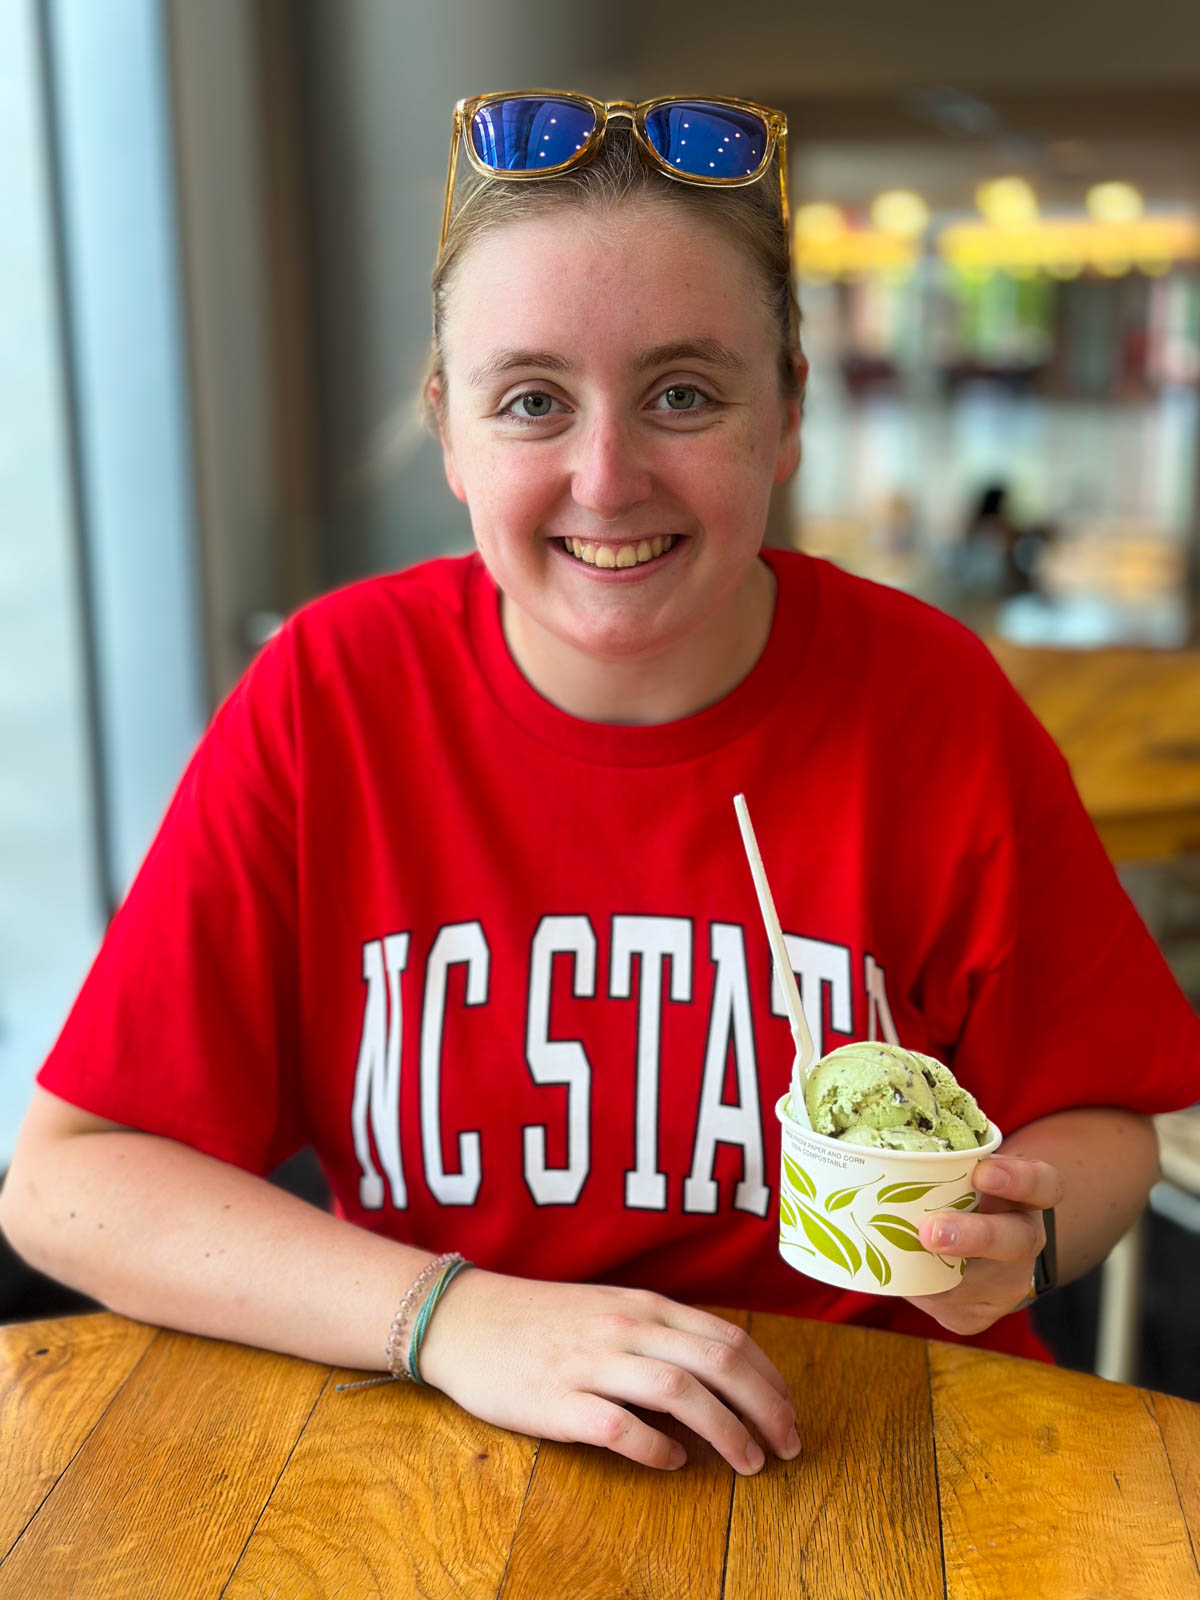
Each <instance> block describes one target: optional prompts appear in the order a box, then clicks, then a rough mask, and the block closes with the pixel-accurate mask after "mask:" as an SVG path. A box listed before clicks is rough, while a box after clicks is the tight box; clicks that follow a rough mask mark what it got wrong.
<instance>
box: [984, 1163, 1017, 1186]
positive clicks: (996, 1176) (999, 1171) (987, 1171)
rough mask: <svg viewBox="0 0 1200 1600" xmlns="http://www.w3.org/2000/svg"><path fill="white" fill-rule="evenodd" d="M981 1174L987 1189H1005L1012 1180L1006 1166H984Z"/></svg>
mask: <svg viewBox="0 0 1200 1600" xmlns="http://www.w3.org/2000/svg"><path fill="white" fill-rule="evenodd" d="M982 1175H983V1176H984V1177H985V1178H986V1179H987V1186H988V1188H989V1189H1007V1188H1008V1186H1009V1184H1010V1183H1011V1182H1012V1173H1011V1172H1009V1170H1008V1168H1007V1167H991V1166H989V1167H984V1169H983V1174H982Z"/></svg>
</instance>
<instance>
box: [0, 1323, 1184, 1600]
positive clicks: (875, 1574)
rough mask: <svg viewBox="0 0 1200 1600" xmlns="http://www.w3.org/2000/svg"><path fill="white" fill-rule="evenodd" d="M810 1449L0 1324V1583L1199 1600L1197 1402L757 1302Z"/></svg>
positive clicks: (109, 1594)
mask: <svg viewBox="0 0 1200 1600" xmlns="http://www.w3.org/2000/svg"><path fill="white" fill-rule="evenodd" d="M735 1320H741V1321H747V1320H748V1325H749V1326H750V1329H751V1331H752V1333H753V1334H754V1337H755V1338H756V1339H758V1340H759V1342H760V1343H761V1344H762V1345H763V1347H764V1348H765V1349H766V1350H767V1351H768V1353H769V1354H770V1355H771V1356H772V1358H773V1359H774V1360H775V1362H776V1363H777V1364H778V1366H779V1367H780V1369H781V1370H782V1371H783V1373H784V1375H785V1376H786V1377H787V1379H788V1382H789V1384H790V1385H791V1387H792V1392H793V1394H794V1396H795V1397H796V1400H797V1405H798V1409H799V1426H800V1432H801V1434H802V1436H803V1438H804V1440H805V1448H804V1451H803V1453H802V1454H801V1456H800V1458H799V1459H798V1460H797V1461H795V1462H791V1463H788V1464H783V1463H779V1462H769V1464H768V1466H767V1467H766V1469H765V1470H764V1471H763V1472H762V1473H761V1474H760V1475H759V1476H758V1477H756V1478H749V1479H744V1478H737V1477H735V1475H734V1474H733V1473H732V1472H731V1470H730V1469H729V1468H728V1467H727V1466H726V1465H725V1464H724V1463H723V1462H722V1461H721V1460H720V1459H719V1458H718V1457H717V1456H716V1455H715V1454H714V1453H713V1452H712V1451H711V1450H709V1449H707V1448H705V1447H702V1446H700V1444H699V1443H698V1441H697V1440H695V1439H694V1438H691V1437H690V1436H688V1435H685V1434H683V1433H682V1432H681V1430H674V1429H673V1430H672V1431H677V1432H679V1433H680V1436H681V1437H684V1438H685V1439H686V1440H687V1441H688V1448H689V1453H690V1459H689V1462H688V1464H687V1466H686V1467H684V1468H683V1469H682V1470H681V1471H680V1472H678V1473H674V1474H669V1475H668V1474H658V1473H654V1472H651V1471H649V1470H647V1469H644V1468H638V1467H633V1466H630V1465H628V1464H627V1463H625V1462H622V1461H621V1460H619V1459H618V1458H617V1457H615V1456H611V1455H608V1454H606V1453H604V1452H602V1451H598V1450H592V1449H587V1448H584V1447H582V1446H570V1445H560V1444H547V1443H543V1444H539V1443H538V1442H537V1441H536V1440H533V1439H527V1438H524V1437H522V1436H519V1435H515V1434H510V1433H504V1432H502V1431H500V1430H499V1429H496V1428H492V1427H489V1426H487V1425H486V1424H484V1423H481V1422H478V1421H476V1420H475V1419H474V1418H471V1417H469V1416H467V1415H466V1414H465V1413H463V1412H461V1411H459V1410H458V1409H457V1407H455V1406H454V1405H453V1404H452V1403H451V1402H450V1401H449V1400H447V1399H446V1398H445V1397H444V1396H442V1395H439V1394H437V1393H434V1392H431V1391H424V1392H422V1391H417V1390H414V1389H412V1388H410V1387H408V1386H403V1387H402V1386H400V1385H393V1384H387V1385H380V1386H379V1387H376V1388H372V1389H364V1390H360V1391H358V1392H357V1393H352V1394H339V1393H337V1392H336V1390H335V1387H334V1386H335V1384H336V1383H337V1382H339V1381H343V1380H345V1379H348V1378H352V1377H354V1376H356V1375H355V1374H344V1373H339V1372H336V1371H331V1370H330V1369H329V1368H327V1367H322V1366H313V1365H310V1364H309V1363H307V1362H304V1361H298V1360H293V1359H291V1358H290V1357H283V1356H271V1355H267V1354H264V1353H263V1352H261V1351H256V1350H248V1349H244V1348H242V1347H240V1346H237V1345H226V1344H219V1343H215V1342H211V1341H208V1340H204V1339H197V1338H191V1337H187V1336H184V1335H182V1334H176V1333H169V1332H164V1331H161V1330H158V1329H155V1328H150V1327H145V1326H142V1325H141V1324H138V1323H133V1322H127V1321H125V1320H124V1319H123V1318H121V1317H116V1316H110V1315H107V1314H98V1315H94V1316H84V1317H70V1318H61V1319H58V1320H55V1321H49V1322H35V1323H27V1324H24V1325H18V1326H14V1327H7V1328H0V1552H2V1558H0V1597H3V1600H9V1597H16V1596H20V1597H21V1600H68V1597H71V1596H80V1597H86V1600H175V1597H182V1596H198V1597H210V1596H211V1597H214V1600H215V1597H216V1596H218V1595H220V1596H223V1597H226V1600H250V1597H252V1596H253V1597H256V1600H367V1597H372V1600H376V1597H378V1600H403V1597H408V1596H421V1597H423V1600H440V1597H442V1596H445V1597H451V1596H453V1597H454V1600H475V1597H478V1600H484V1597H489V1600H490V1597H492V1596H497V1595H502V1596H504V1600H616V1597H645V1600H718V1597H724V1600H749V1597H753V1600H773V1597H776V1596H780V1597H784V1596H786V1597H787V1600H801V1597H818V1596H819V1597H822V1600H854V1597H859V1596H861V1597H863V1600H892V1597H898V1596H904V1597H906V1600H908V1597H911V1600H934V1597H939V1596H942V1595H945V1596H947V1597H949V1600H967V1597H970V1600H982V1597H985V1596H987V1597H992V1596H1003V1597H1005V1600H1009V1597H1014V1600H1039V1597H1042V1596H1044V1597H1045V1600H1075V1597H1079V1600H1082V1597H1084V1596H1087V1597H1089V1600H1091V1597H1104V1600H1112V1597H1117V1596H1129V1597H1139V1600H1141V1597H1146V1600H1151V1597H1152V1600H1176V1597H1179V1600H1183V1597H1184V1596H1187V1597H1189V1600H1200V1571H1198V1569H1197V1560H1196V1552H1197V1550H1198V1549H1200V1406H1196V1405H1192V1404H1190V1403H1188V1402H1187V1401H1184V1400H1178V1399H1173V1398H1170V1397H1168V1396H1165V1395H1161V1394H1151V1393H1149V1392H1147V1391H1145V1390H1139V1389H1132V1388H1126V1387H1124V1386H1123V1385H1120V1384H1109V1383H1105V1382H1103V1381H1102V1380H1100V1379H1098V1378H1090V1377H1084V1376H1082V1375H1079V1374H1076V1373H1069V1372H1063V1371H1058V1370H1055V1369H1053V1368H1049V1367H1042V1366H1039V1365H1038V1364H1036V1363H1032V1362H1025V1361H1016V1360H1013V1359H1010V1358H1008V1357H1002V1356H993V1355H988V1354H984V1353H982V1352H979V1351H975V1350H969V1349H965V1348H962V1347H957V1346H952V1345H948V1344H941V1343H937V1342H930V1343H928V1344H927V1343H925V1342H924V1341H923V1340H918V1339H907V1338H903V1337H901V1336H899V1335H896V1334H885V1333H873V1332H869V1331H867V1330H864V1329H857V1328H837V1327H831V1326H827V1325H824V1324H820V1323H808V1322H797V1321H792V1320H790V1319H788V1318H781V1317H768V1316H759V1315H755V1316H753V1317H751V1318H749V1319H746V1318H744V1317H743V1316H742V1315H741V1314H738V1315H737V1316H736V1317H735Z"/></svg>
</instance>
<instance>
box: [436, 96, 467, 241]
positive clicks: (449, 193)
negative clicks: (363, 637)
mask: <svg viewBox="0 0 1200 1600" xmlns="http://www.w3.org/2000/svg"><path fill="white" fill-rule="evenodd" d="M461 138H462V115H461V113H460V112H459V111H458V110H457V109H456V110H455V112H454V131H453V132H452V133H451V135H450V165H449V168H448V169H447V172H446V200H445V204H444V205H443V206H442V237H441V239H440V240H439V241H438V255H439V257H440V256H441V253H442V251H443V250H444V249H445V246H446V234H447V232H448V230H449V228H450V202H451V201H452V200H453V199H454V179H455V176H456V174H457V172H458V145H459V140H460V139H461Z"/></svg>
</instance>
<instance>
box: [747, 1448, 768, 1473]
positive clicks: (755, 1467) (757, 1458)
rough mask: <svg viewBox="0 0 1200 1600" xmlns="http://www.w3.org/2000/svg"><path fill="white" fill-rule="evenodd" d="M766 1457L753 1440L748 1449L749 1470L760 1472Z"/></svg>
mask: <svg viewBox="0 0 1200 1600" xmlns="http://www.w3.org/2000/svg"><path fill="white" fill-rule="evenodd" d="M766 1459H767V1458H766V1456H764V1455H763V1453H762V1451H761V1450H760V1449H759V1448H758V1446H757V1445H756V1444H755V1443H753V1441H751V1443H750V1445H749V1446H748V1447H747V1450H746V1466H747V1467H748V1468H749V1470H750V1471H751V1472H758V1471H759V1470H760V1468H761V1467H762V1464H763V1462H764V1461H765V1460H766Z"/></svg>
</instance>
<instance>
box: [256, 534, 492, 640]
mask: <svg viewBox="0 0 1200 1600" xmlns="http://www.w3.org/2000/svg"><path fill="white" fill-rule="evenodd" d="M478 565H479V560H478V557H477V556H474V555H467V556H446V557H442V558H440V559H438V560H434V561H424V562H421V563H420V564H419V565H418V566H415V567H409V568H407V569H406V570H405V571H402V572H390V573H385V574H382V575H380V576H378V577H372V578H363V579H360V580H359V581H358V582H356V583H351V584H348V585H347V586H346V587H344V588H341V589H335V590H333V591H332V592H331V593H329V594H325V595H321V596H320V597H319V598H318V599H316V600H312V601H310V602H309V604H308V605H306V606H302V607H301V608H300V610H299V611H297V612H296V613H295V615H294V616H293V617H292V618H291V620H290V621H289V623H288V624H287V630H286V631H287V632H289V633H290V635H291V642H292V645H293V648H297V649H302V650H304V651H306V652H309V653H312V654H313V655H317V656H319V655H320V654H321V653H322V652H325V651H334V652H336V651H338V650H339V649H343V648H348V647H353V646H355V645H356V644H358V645H362V644H366V645H367V646H368V647H371V646H376V645H378V644H379V643H380V642H381V640H395V639H396V638H397V637H398V636H400V637H403V636H404V635H406V634H410V633H411V632H413V631H414V630H415V631H418V632H419V631H424V630H434V631H437V630H441V631H449V632H452V631H454V630H455V629H458V628H462V627H464V626H465V618H466V612H467V604H468V594H469V590H470V585H471V582H472V578H473V576H474V575H475V573H476V570H477V568H478Z"/></svg>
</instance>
